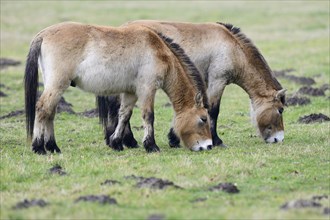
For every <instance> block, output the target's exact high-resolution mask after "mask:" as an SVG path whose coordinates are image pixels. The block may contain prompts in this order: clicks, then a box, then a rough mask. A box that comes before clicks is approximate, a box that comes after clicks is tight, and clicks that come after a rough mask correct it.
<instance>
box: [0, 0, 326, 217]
mask: <svg viewBox="0 0 330 220" xmlns="http://www.w3.org/2000/svg"><path fill="white" fill-rule="evenodd" d="M329 13H330V11H329V1H228V2H227V1H203V2H202V1H189V2H188V1H187V2H185V1H169V2H167V1H122V2H121V1H93V2H92V1H15V0H14V1H6V0H1V51H0V52H1V55H0V57H2V58H3V57H6V58H11V59H15V60H18V61H21V62H22V64H21V65H19V66H15V67H9V68H6V69H2V70H1V72H0V77H1V78H0V79H1V87H0V90H1V92H3V93H5V94H6V95H7V96H6V97H0V101H1V102H0V116H3V115H6V114H8V113H10V112H12V111H16V110H21V109H23V108H24V100H23V97H24V91H23V83H22V82H23V72H24V65H25V58H26V55H27V53H28V49H29V43H30V41H31V40H32V38H33V36H34V35H35V34H36V33H37V32H38V31H40V30H41V29H43V28H45V27H47V26H49V25H52V24H54V23H58V22H62V21H67V20H72V21H79V22H84V23H93V24H102V25H112V26H117V25H121V24H122V23H125V22H127V21H129V20H136V19H161V20H175V21H190V22H205V21H212V22H215V21H222V22H227V23H232V24H234V25H235V26H238V27H241V29H242V30H243V32H244V33H245V34H246V35H247V36H248V37H250V38H251V39H252V40H253V42H254V43H255V44H256V45H257V46H258V48H259V49H260V51H261V52H262V54H263V55H264V57H265V58H266V60H267V61H268V63H269V65H270V66H271V68H272V69H274V70H284V69H290V68H293V69H294V71H293V72H290V74H292V75H294V76H297V77H301V76H305V77H311V78H313V79H314V80H315V81H316V84H314V85H312V86H313V87H314V88H320V86H322V85H324V84H326V83H328V84H329V83H330V82H329V81H330V71H329V70H330V67H329V65H330V63H329V59H330V55H329V46H330V45H329V26H330V24H329ZM278 79H279V81H280V82H281V84H282V85H283V87H284V88H287V90H288V97H290V95H292V94H294V93H295V92H297V91H298V89H299V88H300V87H302V85H301V84H299V83H296V82H293V81H292V80H290V79H287V78H283V77H280V78H278ZM329 95H330V90H326V92H325V96H320V97H314V96H307V97H308V98H310V100H311V104H309V105H305V106H289V107H287V108H286V109H285V112H284V122H285V140H284V143H282V144H265V143H264V142H263V141H262V140H261V139H260V138H259V137H258V136H256V131H255V128H254V127H253V125H251V123H250V118H249V99H248V96H247V94H246V93H245V92H244V91H243V90H242V89H241V88H240V87H238V86H236V85H230V86H228V87H227V88H226V90H225V93H224V95H223V99H222V105H221V113H220V118H219V121H218V126H219V128H218V130H219V132H220V136H221V138H222V140H223V141H224V142H225V144H226V145H227V146H228V148H226V149H220V148H215V149H213V150H211V151H208V152H197V153H196V152H191V151H189V150H187V149H184V148H180V149H170V147H169V146H168V144H167V137H166V134H167V132H168V129H169V128H170V124H171V120H172V114H173V111H172V109H171V108H166V107H164V105H165V104H166V103H167V102H168V98H167V97H166V96H165V95H164V93H163V92H161V91H160V92H158V93H157V98H156V107H155V129H156V131H155V133H156V142H157V143H158V145H159V147H160V148H161V152H160V153H154V154H147V153H146V152H145V150H144V149H143V147H140V148H138V149H125V150H124V151H123V152H115V151H113V150H111V149H110V148H108V147H106V145H105V143H104V140H103V133H102V129H101V127H100V125H99V124H98V119H97V118H87V117H84V116H81V115H75V114H68V113H60V114H57V115H56V119H55V132H56V138H57V142H58V145H59V147H60V148H61V150H62V154H60V155H51V154H48V155H47V156H40V155H36V154H33V153H32V151H31V147H30V145H29V144H27V143H26V134H25V118H24V115H19V116H16V117H11V118H6V119H1V120H0V155H1V163H0V172H1V173H0V183H1V185H0V193H1V194H0V197H1V198H0V199H1V203H0V208H1V214H0V216H1V219H159V220H161V219H329V214H325V212H327V208H329V207H330V200H329V198H328V197H329V196H330V168H329V167H330V149H329V146H330V145H329V141H330V127H329V125H330V124H329V122H324V123H313V124H301V123H298V119H299V117H301V116H304V115H309V114H312V113H323V114H325V115H327V116H330V99H329ZM64 97H65V99H66V101H68V102H69V103H71V104H72V105H73V110H74V111H75V112H82V111H85V110H88V109H92V108H94V107H95V98H94V96H93V95H92V94H87V93H85V92H82V91H80V90H79V89H76V88H70V89H69V90H68V91H67V92H66V93H65V94H64ZM140 115H141V114H140V111H139V108H135V109H134V114H133V117H132V120H131V122H132V126H133V127H134V128H133V132H134V134H135V137H136V138H137V139H138V140H139V141H140V143H139V144H140V146H141V145H142V144H141V139H142V136H143V129H142V130H141V129H138V128H139V127H140V126H141V125H142V120H141V116H140ZM55 165H60V166H61V167H62V168H63V170H64V171H65V172H66V173H67V175H59V174H56V173H55V174H51V173H50V172H49V169H50V168H52V167H53V166H55ZM131 175H136V176H143V177H157V178H162V179H166V180H170V181H172V182H173V183H174V184H176V185H178V186H180V187H182V189H177V188H174V187H169V188H167V189H165V190H160V189H149V188H137V187H135V184H136V181H135V180H134V179H129V178H125V177H127V176H131ZM106 180H116V181H119V182H120V183H118V184H114V185H111V186H110V185H101V183H103V182H105V181H106ZM224 182H230V183H235V184H236V186H237V188H238V189H239V190H240V192H239V193H237V194H229V193H226V192H222V191H210V190H209V188H210V187H213V186H215V185H218V184H219V183H224ZM86 195H108V196H110V197H112V198H115V199H116V201H117V203H118V204H116V205H109V204H99V203H93V202H75V200H76V199H78V198H79V197H80V196H86ZM322 195H325V196H323V198H322V199H320V200H317V199H316V200H315V199H314V200H312V199H311V198H312V197H313V196H322ZM325 197H327V198H325ZM24 199H28V200H32V199H42V200H44V201H45V202H47V203H48V205H47V206H45V207H39V206H36V207H30V208H21V209H14V208H13V207H14V206H16V204H17V203H19V202H21V201H23V200H24ZM299 199H304V200H308V201H314V202H317V203H320V204H321V206H320V207H307V208H292V209H288V210H282V209H280V207H281V206H282V205H283V204H285V203H287V202H289V201H293V200H299Z"/></svg>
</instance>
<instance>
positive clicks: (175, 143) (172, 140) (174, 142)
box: [167, 128, 180, 148]
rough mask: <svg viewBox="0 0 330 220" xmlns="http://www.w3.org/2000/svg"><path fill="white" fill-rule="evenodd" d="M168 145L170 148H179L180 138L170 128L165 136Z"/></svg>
mask: <svg viewBox="0 0 330 220" xmlns="http://www.w3.org/2000/svg"><path fill="white" fill-rule="evenodd" d="M167 137H168V144H169V145H170V147H173V148H179V147H180V138H179V137H178V136H177V135H176V134H175V132H174V129H173V128H171V129H170V131H169V132H168V134H167Z"/></svg>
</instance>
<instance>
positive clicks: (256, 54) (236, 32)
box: [217, 22, 282, 90]
mask: <svg viewBox="0 0 330 220" xmlns="http://www.w3.org/2000/svg"><path fill="white" fill-rule="evenodd" d="M217 24H220V25H222V26H225V27H226V28H227V30H228V31H230V33H231V34H232V35H233V36H234V37H235V39H237V40H238V41H239V43H241V44H242V45H244V46H245V47H246V48H247V50H248V51H249V52H250V53H251V54H252V55H253V58H254V60H257V61H259V62H260V64H261V65H259V67H263V68H264V71H263V72H264V73H265V75H264V77H266V78H268V79H270V80H271V81H273V82H274V85H275V87H276V90H280V89H282V86H281V84H280V83H279V82H278V81H277V79H276V78H275V76H274V75H273V72H272V70H271V69H270V67H269V66H268V64H267V61H266V60H265V58H264V57H263V55H262V54H261V53H260V51H259V50H258V48H257V47H256V46H255V45H254V44H253V42H252V41H251V40H250V39H249V38H248V37H247V36H246V35H245V34H244V33H242V32H241V29H240V28H239V27H235V26H234V25H232V24H225V23H222V22H217Z"/></svg>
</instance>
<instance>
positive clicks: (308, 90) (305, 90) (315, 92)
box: [298, 86, 325, 96]
mask: <svg viewBox="0 0 330 220" xmlns="http://www.w3.org/2000/svg"><path fill="white" fill-rule="evenodd" d="M298 93H300V94H305V95H310V96H325V93H324V91H323V90H322V89H319V88H312V87H310V86H304V87H301V88H300V89H299V90H298Z"/></svg>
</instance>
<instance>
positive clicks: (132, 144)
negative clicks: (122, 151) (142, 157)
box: [123, 136, 139, 148]
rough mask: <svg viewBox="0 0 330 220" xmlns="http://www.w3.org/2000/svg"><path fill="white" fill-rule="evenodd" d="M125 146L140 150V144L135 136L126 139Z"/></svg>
mask: <svg viewBox="0 0 330 220" xmlns="http://www.w3.org/2000/svg"><path fill="white" fill-rule="evenodd" d="M123 144H124V145H125V146H126V147H128V148H138V147H139V145H138V142H137V141H136V140H135V139H134V137H133V136H130V137H124V140H123Z"/></svg>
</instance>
